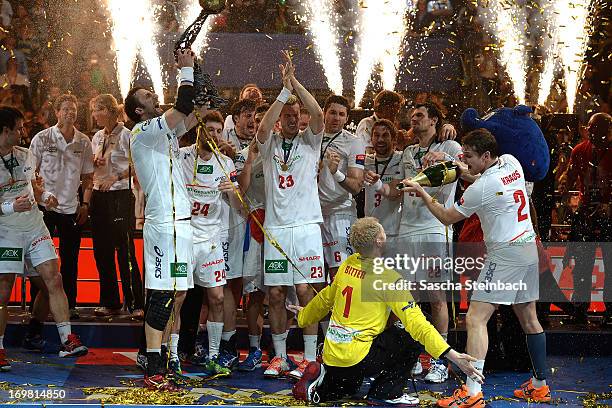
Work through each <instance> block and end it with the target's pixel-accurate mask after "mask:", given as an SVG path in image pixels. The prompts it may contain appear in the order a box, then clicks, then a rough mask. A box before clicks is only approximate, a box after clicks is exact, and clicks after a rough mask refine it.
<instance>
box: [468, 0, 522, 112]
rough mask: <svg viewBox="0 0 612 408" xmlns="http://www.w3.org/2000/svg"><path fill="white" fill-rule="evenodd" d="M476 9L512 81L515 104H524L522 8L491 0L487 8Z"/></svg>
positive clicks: (498, 0) (514, 4) (513, 4)
mask: <svg viewBox="0 0 612 408" xmlns="http://www.w3.org/2000/svg"><path fill="white" fill-rule="evenodd" d="M480 10H481V13H480V15H481V16H482V17H483V18H484V19H485V20H486V21H485V22H486V24H485V27H486V28H487V30H488V31H489V32H490V33H491V34H492V35H493V36H494V37H495V39H496V40H497V41H498V43H499V59H500V62H501V64H502V65H503V66H504V67H505V68H506V72H507V73H508V77H510V81H512V84H513V86H514V94H515V95H516V97H517V98H518V100H519V103H525V88H526V77H527V65H526V64H525V61H526V60H527V56H526V53H525V49H526V48H525V35H524V29H523V27H526V26H527V18H526V16H525V10H524V9H523V8H522V7H519V6H518V5H517V4H516V3H505V2H502V1H501V0H491V1H490V2H488V7H481V8H480Z"/></svg>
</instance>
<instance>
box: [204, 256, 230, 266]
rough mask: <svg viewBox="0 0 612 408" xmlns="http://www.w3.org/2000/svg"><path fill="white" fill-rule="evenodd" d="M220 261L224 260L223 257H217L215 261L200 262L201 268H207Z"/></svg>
mask: <svg viewBox="0 0 612 408" xmlns="http://www.w3.org/2000/svg"><path fill="white" fill-rule="evenodd" d="M221 262H225V259H223V258H221V259H217V260H215V261H210V262H206V263H204V264H202V268H208V267H209V266H213V265H219V264H220V263H221Z"/></svg>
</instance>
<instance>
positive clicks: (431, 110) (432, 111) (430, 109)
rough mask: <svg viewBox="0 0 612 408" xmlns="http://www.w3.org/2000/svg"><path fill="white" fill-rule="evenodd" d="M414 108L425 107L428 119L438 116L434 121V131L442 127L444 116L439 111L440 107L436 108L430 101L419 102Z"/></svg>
mask: <svg viewBox="0 0 612 408" xmlns="http://www.w3.org/2000/svg"><path fill="white" fill-rule="evenodd" d="M414 108H415V109H419V108H425V110H426V111H427V116H429V119H431V118H438V121H437V122H436V132H437V131H439V130H440V128H441V127H442V119H443V118H444V115H442V112H440V109H438V107H437V106H436V105H435V104H433V103H431V102H425V103H419V104H417V105H416V106H415V107H414Z"/></svg>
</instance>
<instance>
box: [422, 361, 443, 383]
mask: <svg viewBox="0 0 612 408" xmlns="http://www.w3.org/2000/svg"><path fill="white" fill-rule="evenodd" d="M424 379H425V381H427V382H431V383H436V384H439V383H443V382H444V381H446V380H448V365H447V363H446V361H445V360H442V359H435V358H434V359H432V363H431V367H430V368H429V372H428V373H427V375H426V376H425V378H424Z"/></svg>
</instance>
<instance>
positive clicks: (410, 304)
mask: <svg viewBox="0 0 612 408" xmlns="http://www.w3.org/2000/svg"><path fill="white" fill-rule="evenodd" d="M415 306H416V304H415V303H414V302H408V303H407V304H406V306H404V307H402V312H405V311H406V310H408V309H412V308H413V307H415Z"/></svg>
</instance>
